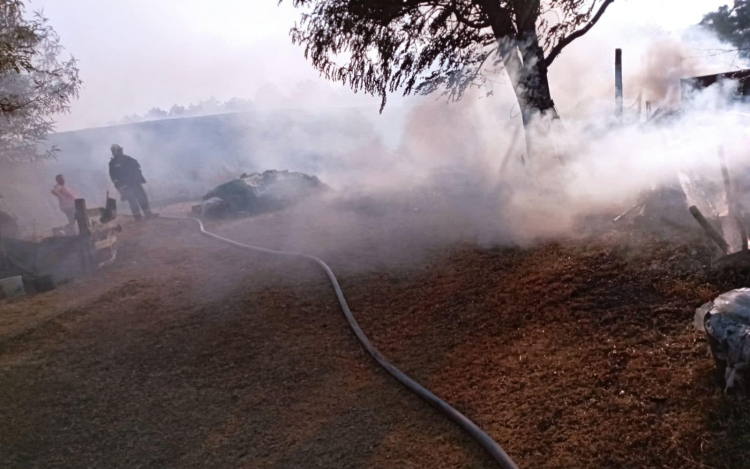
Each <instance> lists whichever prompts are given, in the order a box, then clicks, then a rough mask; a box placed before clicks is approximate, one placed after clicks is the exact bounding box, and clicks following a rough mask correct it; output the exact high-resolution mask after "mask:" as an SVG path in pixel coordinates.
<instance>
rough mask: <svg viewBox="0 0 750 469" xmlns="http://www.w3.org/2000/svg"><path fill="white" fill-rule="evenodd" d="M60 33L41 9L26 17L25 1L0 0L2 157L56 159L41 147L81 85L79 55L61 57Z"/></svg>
mask: <svg viewBox="0 0 750 469" xmlns="http://www.w3.org/2000/svg"><path fill="white" fill-rule="evenodd" d="M62 51H63V47H62V46H61V45H60V38H59V36H58V35H57V33H56V32H55V31H54V29H52V27H51V26H49V24H48V23H47V19H46V18H45V17H44V16H43V15H42V14H41V13H40V12H36V13H33V14H32V16H31V18H27V17H25V7H24V3H23V1H21V0H0V114H1V115H2V119H0V162H21V161H33V160H36V159H41V158H52V157H54V155H55V152H56V151H57V149H56V148H54V147H53V148H46V149H40V145H41V144H42V143H43V142H44V141H45V140H46V137H47V135H48V134H49V133H50V132H52V131H53V130H54V119H53V117H52V116H53V115H55V114H58V113H61V112H67V111H68V110H69V104H70V101H71V100H72V99H74V98H77V97H78V90H79V88H80V86H81V84H82V81H81V79H80V78H79V76H78V66H77V63H76V60H75V59H74V58H72V57H71V58H69V59H67V60H60V58H59V57H60V54H61V53H62Z"/></svg>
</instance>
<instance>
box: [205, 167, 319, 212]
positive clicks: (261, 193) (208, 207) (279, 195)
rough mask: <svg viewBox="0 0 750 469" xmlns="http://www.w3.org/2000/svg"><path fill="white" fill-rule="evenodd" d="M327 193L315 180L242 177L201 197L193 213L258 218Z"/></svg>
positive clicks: (274, 174) (267, 174)
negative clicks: (200, 202)
mask: <svg viewBox="0 0 750 469" xmlns="http://www.w3.org/2000/svg"><path fill="white" fill-rule="evenodd" d="M329 190H330V188H329V187H328V186H327V185H325V184H323V183H322V182H321V181H320V179H318V178H317V176H309V175H307V174H304V173H298V172H289V171H288V170H282V171H277V170H274V169H272V170H268V171H264V172H262V173H252V174H249V175H248V174H242V175H241V176H240V177H239V178H237V179H233V180H231V181H229V182H225V183H223V184H221V185H219V186H217V187H216V188H214V189H212V190H211V191H209V192H208V193H207V194H206V195H204V196H203V203H202V204H200V205H195V206H193V212H194V213H197V214H199V215H201V216H204V217H213V218H219V217H224V216H229V215H257V214H259V213H264V212H270V211H274V210H281V209H283V208H287V207H290V206H292V205H295V204H297V203H299V202H301V201H303V200H305V199H308V198H310V197H314V196H316V195H320V194H322V193H325V192H327V191H329Z"/></svg>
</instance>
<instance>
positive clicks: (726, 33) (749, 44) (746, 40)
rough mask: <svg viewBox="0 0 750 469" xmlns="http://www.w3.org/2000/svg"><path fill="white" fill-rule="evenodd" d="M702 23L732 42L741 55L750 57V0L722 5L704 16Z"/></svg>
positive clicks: (737, 0) (721, 37)
mask: <svg viewBox="0 0 750 469" xmlns="http://www.w3.org/2000/svg"><path fill="white" fill-rule="evenodd" d="M701 25H702V26H704V27H706V28H708V29H710V30H712V31H714V32H716V34H717V35H718V36H719V38H720V39H722V40H724V41H726V42H728V43H729V44H732V45H733V46H734V47H736V48H737V49H738V50H739V53H740V55H742V56H744V57H750V0H736V1H735V2H734V6H732V7H731V8H730V7H728V6H722V7H720V8H719V9H718V10H717V11H714V12H712V13H709V14H707V15H706V16H705V17H703V21H701Z"/></svg>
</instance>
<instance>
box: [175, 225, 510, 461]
mask: <svg viewBox="0 0 750 469" xmlns="http://www.w3.org/2000/svg"><path fill="white" fill-rule="evenodd" d="M164 218H168V219H172V220H181V219H180V218H171V217H164ZM190 219H191V220H194V221H195V222H196V223H198V227H199V228H200V232H201V234H203V235H205V236H208V237H210V238H213V239H215V240H217V241H220V242H222V243H226V244H229V245H232V246H236V247H238V248H242V249H247V250H250V251H255V252H259V253H263V254H270V255H274V256H283V257H297V258H302V259H307V260H310V261H312V262H314V263H316V264H318V266H320V267H321V268H322V269H323V270H324V271H325V273H326V275H327V276H328V279H329V280H330V281H331V285H333V289H334V291H335V292H336V297H337V298H338V300H339V304H340V305H341V309H342V310H343V311H344V316H346V320H347V322H349V326H350V327H351V328H352V330H353V331H354V334H355V335H356V336H357V339H358V340H359V341H360V343H361V344H362V346H363V347H364V348H365V350H367V352H368V353H369V354H370V355H372V357H373V358H375V360H376V361H377V362H378V363H379V364H380V366H382V367H383V368H385V370H386V371H387V372H388V373H390V374H391V375H392V376H393V377H394V378H396V379H397V380H398V381H399V382H401V384H403V385H404V386H406V387H407V388H409V389H410V390H411V391H413V392H414V393H416V394H417V395H418V396H419V397H421V398H422V399H424V400H425V401H427V402H429V403H430V404H432V405H433V406H435V407H437V409H438V410H439V411H440V412H442V413H443V414H445V415H446V416H447V417H448V418H449V419H451V420H452V421H453V422H455V423H456V424H457V425H458V426H460V427H461V428H463V429H464V430H466V431H467V432H468V433H469V435H471V437H472V438H474V439H475V440H476V441H478V442H479V444H481V445H482V446H483V447H484V449H486V450H487V452H489V453H490V455H492V457H493V458H494V459H495V460H496V461H497V462H498V463H499V464H500V466H501V467H502V468H504V469H518V466H516V464H515V463H514V462H513V460H512V459H511V458H510V456H508V455H507V454H506V453H505V451H503V449H502V448H501V447H500V445H498V444H497V442H495V440H493V439H492V438H490V436H489V435H487V433H485V432H484V431H483V430H482V429H481V428H479V427H478V426H477V425H476V424H475V423H474V422H472V421H471V420H469V419H468V418H466V416H465V415H463V414H462V413H461V412H459V411H457V410H456V409H454V408H453V407H451V406H450V405H448V404H447V403H446V402H445V401H443V400H442V399H440V398H439V397H437V396H436V395H435V394H433V393H432V392H430V390H429V389H427V388H425V387H424V386H422V385H421V384H419V383H417V382H416V381H414V380H413V379H411V378H410V377H409V376H407V375H406V374H405V373H404V372H402V371H401V370H399V369H398V368H396V366H394V365H393V364H392V363H391V362H389V361H388V360H386V359H385V357H384V356H383V355H382V354H381V353H380V351H379V350H378V349H377V348H375V346H374V345H372V343H371V342H370V339H368V338H367V336H366V335H365V333H364V332H362V329H361V328H360V327H359V324H357V320H356V319H354V315H353V314H352V312H351V310H350V309H349V305H348V304H347V303H346V299H345V298H344V293H343V292H342V291H341V286H340V285H339V282H338V280H336V276H335V275H334V274H333V271H332V270H331V268H330V267H328V264H326V263H325V262H323V261H322V260H320V259H318V258H317V257H315V256H311V255H308V254H302V253H295V252H286V251H274V250H272V249H265V248H260V247H256V246H250V245H248V244H242V243H238V242H237V241H232V240H231V239H228V238H224V237H222V236H219V235H217V234H214V233H211V232H210V231H206V229H205V227H204V226H203V222H201V221H200V220H199V219H197V218H190Z"/></svg>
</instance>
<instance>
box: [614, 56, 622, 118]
mask: <svg viewBox="0 0 750 469" xmlns="http://www.w3.org/2000/svg"><path fill="white" fill-rule="evenodd" d="M615 115H616V116H617V118H618V119H620V118H622V49H615Z"/></svg>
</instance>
